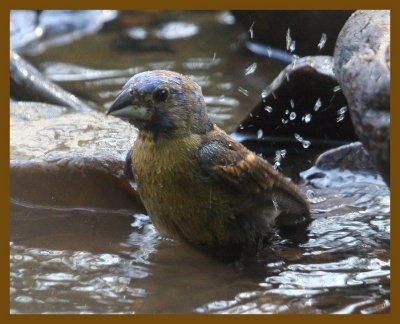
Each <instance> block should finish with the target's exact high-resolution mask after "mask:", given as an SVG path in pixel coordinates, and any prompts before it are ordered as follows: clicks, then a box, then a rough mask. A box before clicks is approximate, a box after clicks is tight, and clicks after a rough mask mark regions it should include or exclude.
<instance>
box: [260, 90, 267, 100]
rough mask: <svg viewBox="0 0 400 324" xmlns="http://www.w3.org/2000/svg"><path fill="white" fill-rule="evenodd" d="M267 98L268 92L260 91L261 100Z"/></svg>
mask: <svg viewBox="0 0 400 324" xmlns="http://www.w3.org/2000/svg"><path fill="white" fill-rule="evenodd" d="M267 96H268V91H267V90H266V89H264V90H263V91H261V98H263V99H265V98H267Z"/></svg>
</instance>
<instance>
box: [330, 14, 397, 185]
mask: <svg viewBox="0 0 400 324" xmlns="http://www.w3.org/2000/svg"><path fill="white" fill-rule="evenodd" d="M334 58H335V59H334V61H335V62H334V63H335V66H334V69H335V74H336V75H337V78H338V82H339V84H340V86H341V88H342V89H343V93H344V95H345V96H346V99H347V101H348V103H349V110H350V115H351V119H352V121H353V124H354V127H355V131H356V134H357V136H358V137H359V138H360V140H361V142H362V143H363V144H364V146H365V148H366V149H367V150H368V152H369V154H370V156H371V157H372V159H373V161H374V162H375V163H376V166H377V168H378V170H379V172H380V173H381V175H382V176H383V178H384V179H385V181H386V183H387V184H389V185H390V11H388V10H361V11H357V12H355V13H354V14H353V15H352V16H351V17H350V18H349V20H348V21H347V22H346V24H345V25H344V27H343V29H342V31H341V32H340V34H339V37H338V40H337V43H336V48H335V55H334Z"/></svg>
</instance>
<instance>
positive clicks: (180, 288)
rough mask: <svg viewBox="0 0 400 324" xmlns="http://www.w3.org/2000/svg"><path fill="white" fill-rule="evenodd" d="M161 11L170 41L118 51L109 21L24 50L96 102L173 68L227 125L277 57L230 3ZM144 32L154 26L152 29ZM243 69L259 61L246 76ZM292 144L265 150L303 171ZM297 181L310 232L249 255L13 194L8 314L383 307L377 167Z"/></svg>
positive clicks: (385, 215) (255, 94) (385, 192)
mask: <svg viewBox="0 0 400 324" xmlns="http://www.w3.org/2000/svg"><path fill="white" fill-rule="evenodd" d="M169 17H170V21H168V22H165V23H164V24H163V25H162V26H164V27H160V28H159V29H155V31H154V33H155V34H156V32H157V31H158V32H160V31H163V30H164V32H165V35H167V36H165V38H164V40H165V41H166V42H167V44H168V46H169V47H170V49H169V50H158V51H147V50H145V51H135V50H132V49H131V50H127V49H126V48H125V49H122V50H116V48H115V46H113V44H114V45H115V42H116V39H117V35H116V32H115V30H114V31H113V30H109V31H104V32H102V33H98V34H94V35H91V36H85V37H84V38H83V39H80V40H76V41H74V42H73V43H71V44H69V45H65V46H61V47H50V48H48V49H47V50H46V51H44V52H43V53H41V54H40V55H35V56H31V57H28V59H29V60H30V61H32V62H34V63H36V64H37V65H39V67H41V69H42V70H43V71H45V72H46V73H47V74H48V75H49V76H50V77H51V78H53V79H54V80H57V82H58V83H59V84H61V86H63V87H65V88H67V89H69V90H70V91H73V92H75V93H77V94H78V95H80V96H82V97H84V98H85V99H87V100H90V101H92V102H93V103H95V104H96V105H97V109H98V110H99V111H104V110H105V107H107V105H108V104H109V103H110V102H111V101H112V100H113V99H114V98H115V96H116V94H117V93H118V91H119V90H120V88H121V86H122V85H123V84H124V83H125V81H126V80H127V79H128V78H129V77H130V76H131V75H132V74H133V73H136V72H140V71H143V70H146V69H149V68H168V69H174V70H177V71H179V72H182V73H185V74H188V75H190V76H191V77H193V78H194V79H195V81H196V82H198V83H200V84H201V85H202V87H203V92H204V94H205V99H206V102H207V104H208V105H209V106H210V113H211V114H212V115H213V118H215V120H217V121H218V122H219V123H220V125H222V126H223V127H224V128H226V129H228V130H229V129H231V130H233V129H234V128H235V127H236V126H237V125H238V123H240V120H241V118H242V117H243V116H245V115H246V114H247V113H248V112H249V109H250V108H251V107H252V105H253V104H255V103H256V102H257V101H258V100H259V99H260V93H261V91H262V89H264V88H265V86H266V85H267V84H268V83H269V82H270V81H271V80H272V79H273V78H274V77H275V76H276V75H277V74H278V73H279V71H280V70H281V69H282V67H283V66H284V64H282V63H278V62H277V61H274V60H267V59H266V58H265V57H263V58H261V59H260V58H257V57H253V56H251V55H247V54H245V53H243V52H237V51H235V50H234V48H235V46H236V45H235V44H236V40H237V37H238V35H239V34H240V33H241V30H240V29H239V28H238V27H237V26H235V25H232V18H231V16H230V15H229V14H228V13H226V12H212V13H210V12H188V13H184V14H181V13H171V14H169ZM172 23H184V24H186V25H185V26H186V34H184V35H180V38H179V39H176V38H175V39H174V38H173V39H170V38H171V37H168V35H172V34H173V33H172V32H171V29H173V27H174V26H176V24H175V25H174V24H172ZM165 26H167V27H165ZM168 26H169V27H168ZM136 27H137V28H139V27H141V26H136ZM196 27H197V28H196ZM141 28H144V30H145V31H147V33H149V31H150V33H151V29H149V26H148V25H145V26H144V27H143V26H142V27H141ZM163 28H164V29H163ZM131 32H132V30H131ZM136 32H138V30H136ZM169 33H170V34H169ZM141 35H142V36H143V35H144V33H143V30H142V33H141ZM185 37H186V38H185ZM283 37H285V35H283ZM291 44H292V42H291ZM289 45H290V44H289ZM292 46H294V45H292ZM253 64H256V65H253ZM251 66H253V67H254V66H256V67H257V69H254V71H251V72H252V73H248V74H247V75H245V73H243V71H246V69H247V68H248V67H251ZM251 70H253V69H251ZM260 80H261V81H260ZM238 89H243V90H245V91H246V93H247V94H248V96H246V95H244V93H243V92H240V91H238ZM268 108H269V107H266V109H268ZM318 109H319V104H318V102H317V103H316V109H315V110H318ZM265 135H268V134H261V136H260V139H261V138H263V137H264V136H265ZM301 139H302V138H301ZM304 141H305V140H303V139H302V143H303V144H304ZM303 146H304V145H303ZM306 146H307V145H306ZM311 148H312V146H311ZM277 150H278V151H277ZM296 150H297V152H296V151H293V150H286V148H285V147H275V148H274V151H273V152H274V153H273V155H272V156H270V157H269V158H270V161H271V163H274V157H278V158H277V161H278V160H279V168H280V169H281V168H282V169H283V171H284V172H285V173H286V174H287V175H289V176H290V177H292V178H294V179H299V171H300V170H304V169H307V168H309V167H310V166H311V162H312V160H313V159H314V158H315V156H316V154H317V153H316V151H312V150H311V149H310V148H308V146H307V148H305V147H304V148H302V147H301V145H300V146H299V148H298V149H296ZM276 152H278V153H276ZM301 177H302V178H303V184H302V186H301V189H302V190H303V192H307V196H308V197H309V200H310V202H311V205H312V209H313V213H312V219H311V222H310V224H309V225H308V226H307V228H305V229H302V230H299V231H298V232H297V233H292V232H290V231H282V232H280V233H277V234H276V235H275V236H274V237H272V238H271V242H270V244H269V245H268V246H267V247H265V249H264V250H262V251H261V252H260V253H259V254H258V255H257V256H256V257H254V258H248V259H244V260H240V261H236V262H225V261H221V260H218V259H215V258H213V257H211V256H209V255H208V254H206V253H204V252H202V251H199V250H197V249H195V248H193V247H191V246H188V245H186V244H184V243H180V242H175V241H171V240H168V239H165V238H161V237H160V236H159V235H158V233H157V232H156V230H155V229H154V227H153V225H152V224H151V222H150V220H149V218H148V217H147V216H146V215H145V214H143V212H144V211H143V210H138V211H137V212H136V213H130V212H127V211H124V210H109V209H101V208H90V209H89V208H69V209H68V208H62V207H57V208H55V206H52V205H51V201H49V203H48V205H46V206H32V205H28V204H21V203H20V202H18V201H16V200H14V201H13V202H12V203H11V232H10V236H11V242H10V309H11V312H12V313H129V314H130V313H182V312H183V313H192V312H198V313H317V314H318V313H364V314H371V313H382V312H384V313H387V312H388V311H389V308H390V192H389V189H388V188H387V187H386V186H385V184H384V183H383V182H382V180H381V179H380V178H379V177H376V176H373V175H365V174H357V173H353V172H349V171H337V170H335V171H332V172H326V171H321V170H311V171H308V172H305V173H303V174H302V175H301ZM304 181H307V183H304ZM41 185H43V184H38V187H40V186H41Z"/></svg>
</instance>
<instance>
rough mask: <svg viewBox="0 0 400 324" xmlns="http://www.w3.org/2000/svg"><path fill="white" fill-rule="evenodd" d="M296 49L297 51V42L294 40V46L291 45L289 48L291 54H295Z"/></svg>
mask: <svg viewBox="0 0 400 324" xmlns="http://www.w3.org/2000/svg"><path fill="white" fill-rule="evenodd" d="M295 49H296V41H294V40H293V41H292V44H290V47H289V51H290V53H293V52H294V50H295Z"/></svg>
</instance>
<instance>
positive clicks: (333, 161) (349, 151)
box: [315, 142, 376, 173]
mask: <svg viewBox="0 0 400 324" xmlns="http://www.w3.org/2000/svg"><path fill="white" fill-rule="evenodd" d="M315 166H316V167H319V168H320V169H322V170H330V169H335V168H338V169H344V170H352V171H369V172H372V173H376V167H375V165H374V163H373V162H372V161H371V158H370V156H369V154H368V152H367V151H366V150H365V149H364V147H363V145H362V143H361V142H354V143H350V144H346V145H342V146H339V147H336V148H334V149H331V150H328V151H326V152H324V153H322V154H321V155H320V156H319V157H318V158H317V160H316V161H315Z"/></svg>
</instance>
